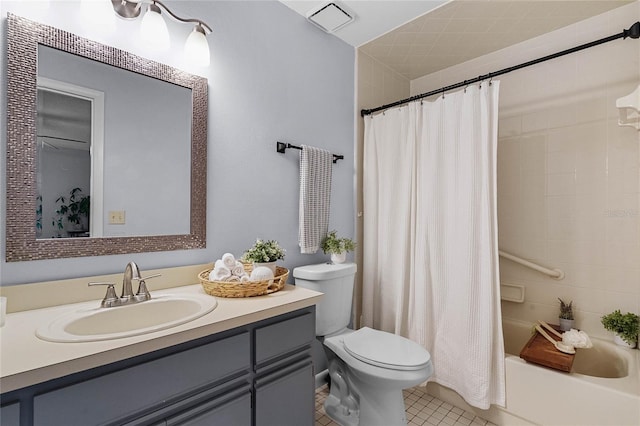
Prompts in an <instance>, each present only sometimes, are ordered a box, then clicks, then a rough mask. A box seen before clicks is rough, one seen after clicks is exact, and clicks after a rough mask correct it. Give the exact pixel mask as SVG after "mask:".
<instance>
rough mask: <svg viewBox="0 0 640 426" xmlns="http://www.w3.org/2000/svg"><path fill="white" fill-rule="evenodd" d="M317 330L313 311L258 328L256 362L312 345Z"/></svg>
mask: <svg viewBox="0 0 640 426" xmlns="http://www.w3.org/2000/svg"><path fill="white" fill-rule="evenodd" d="M315 330H316V329H315V315H314V313H312V312H308V313H306V314H303V315H301V316H299V317H295V318H291V319H288V320H284V321H281V322H278V323H275V324H270V325H267V326H264V327H260V328H258V329H256V364H260V363H263V362H265V361H268V360H270V359H273V358H275V357H278V356H280V355H284V354H286V353H287V352H290V351H293V350H295V349H298V348H301V347H303V346H305V345H310V344H311V342H312V341H313V339H314V338H315Z"/></svg>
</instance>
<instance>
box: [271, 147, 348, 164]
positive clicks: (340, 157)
mask: <svg viewBox="0 0 640 426" xmlns="http://www.w3.org/2000/svg"><path fill="white" fill-rule="evenodd" d="M287 148H293V149H300V150H301V149H302V147H300V146H296V145H292V144H290V143H284V142H276V151H278V152H279V153H280V154H284V152H285V151H286V150H287ZM332 155H333V163H334V164H335V163H337V162H338V160H344V155H338V154H332Z"/></svg>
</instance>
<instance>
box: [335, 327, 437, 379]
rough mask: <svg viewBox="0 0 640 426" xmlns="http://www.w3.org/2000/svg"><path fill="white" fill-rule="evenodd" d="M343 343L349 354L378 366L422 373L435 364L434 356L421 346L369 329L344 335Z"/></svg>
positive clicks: (400, 337) (405, 339) (364, 328)
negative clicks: (422, 370) (425, 368)
mask: <svg viewBox="0 0 640 426" xmlns="http://www.w3.org/2000/svg"><path fill="white" fill-rule="evenodd" d="M342 341H343V347H344V349H345V350H346V351H347V352H348V353H349V355H351V356H353V357H354V358H356V359H358V360H360V361H362V362H365V363H367V364H370V365H374V366H376V367H382V368H388V369H392V370H405V371H406V370H419V369H421V368H424V367H425V366H426V365H427V364H428V363H430V362H431V355H430V354H429V352H428V351H427V350H426V349H425V348H423V347H422V346H420V345H419V344H417V343H415V342H413V341H411V340H409V339H407V338H404V337H402V336H398V335H395V334H391V333H387V332H384V331H379V330H374V329H371V328H369V327H363V328H361V329H360V330H357V331H354V332H353V333H350V334H348V335H346V336H344V337H343V339H342Z"/></svg>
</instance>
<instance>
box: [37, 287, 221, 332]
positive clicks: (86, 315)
mask: <svg viewBox="0 0 640 426" xmlns="http://www.w3.org/2000/svg"><path fill="white" fill-rule="evenodd" d="M152 297H153V299H151V300H148V301H146V302H141V303H136V304H133V305H125V306H119V307H115V308H101V307H99V306H98V307H95V306H93V307H90V308H84V309H77V310H75V311H72V312H69V313H66V314H64V315H61V316H60V317H58V318H56V319H54V320H53V321H52V322H50V323H49V324H45V325H43V326H42V327H40V328H38V329H37V330H36V336H38V337H39V338H40V339H43V340H47V341H50V342H95V341H99V340H111V339H119V338H123V337H131V336H137V335H140V334H146V333H152V332H154V331H158V330H164V329H167V328H171V327H175V326H177V325H180V324H185V323H187V322H189V321H193V320H195V319H197V318H200V317H202V316H204V315H206V314H208V313H209V312H211V311H213V310H214V309H215V308H216V306H217V305H218V302H217V301H216V299H215V298H214V297H211V296H207V295H205V294H164V295H160V296H154V295H152ZM98 303H99V302H98Z"/></svg>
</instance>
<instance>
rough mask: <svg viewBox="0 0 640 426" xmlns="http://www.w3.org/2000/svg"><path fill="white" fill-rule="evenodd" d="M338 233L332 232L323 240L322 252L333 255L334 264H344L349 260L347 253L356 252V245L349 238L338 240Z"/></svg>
mask: <svg viewBox="0 0 640 426" xmlns="http://www.w3.org/2000/svg"><path fill="white" fill-rule="evenodd" d="M337 234H338V231H331V232H329V233H328V234H327V236H326V237H325V238H324V240H322V251H324V253H325V254H331V261H332V262H333V263H343V262H344V261H345V260H346V258H347V253H348V252H350V251H353V250H355V248H356V243H354V242H353V240H351V239H349V238H338V235H337Z"/></svg>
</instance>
